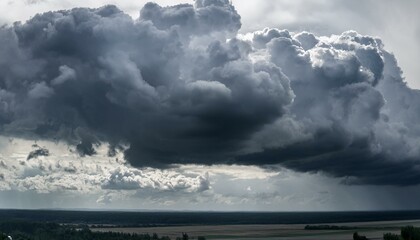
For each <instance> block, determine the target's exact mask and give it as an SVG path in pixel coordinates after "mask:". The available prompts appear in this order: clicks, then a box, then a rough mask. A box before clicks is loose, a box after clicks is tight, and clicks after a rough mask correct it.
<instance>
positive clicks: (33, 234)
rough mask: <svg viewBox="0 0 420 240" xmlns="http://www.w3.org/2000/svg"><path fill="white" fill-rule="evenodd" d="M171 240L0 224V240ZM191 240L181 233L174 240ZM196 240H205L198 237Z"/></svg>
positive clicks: (56, 226)
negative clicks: (11, 239)
mask: <svg viewBox="0 0 420 240" xmlns="http://www.w3.org/2000/svg"><path fill="white" fill-rule="evenodd" d="M8 236H11V237H12V238H13V240H57V239H60V240H61V239H62V240H93V239H94V240H171V239H170V238H169V237H167V236H162V237H160V236H158V235H157V234H156V233H153V234H151V235H150V234H129V233H118V232H92V231H91V230H90V229H89V227H88V226H86V225H78V226H76V225H73V226H69V225H60V224H57V223H36V222H27V221H12V222H0V240H8ZM190 239H191V240H192V239H194V238H190V237H189V236H188V234H187V233H183V234H182V235H181V236H180V237H177V238H176V240H190ZM197 240H205V238H204V237H198V238H197Z"/></svg>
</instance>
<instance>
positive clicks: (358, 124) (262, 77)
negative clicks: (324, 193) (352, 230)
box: [0, 0, 420, 188]
mask: <svg viewBox="0 0 420 240" xmlns="http://www.w3.org/2000/svg"><path fill="white" fill-rule="evenodd" d="M140 13H141V14H140V18H139V19H136V20H133V19H132V18H131V17H130V16H128V15H127V14H125V13H123V12H121V11H120V10H119V9H117V8H116V7H115V6H105V7H102V8H99V9H86V8H77V9H72V10H68V11H58V12H48V13H43V14H39V15H36V16H35V17H33V18H32V19H30V20H29V21H27V22H26V23H16V24H14V25H13V26H6V27H2V28H1V29H0V56H2V58H0V72H1V73H2V74H1V76H0V103H1V104H0V127H1V132H2V134H3V135H9V136H19V137H25V138H44V139H53V140H64V141H66V142H68V143H69V144H71V145H75V146H76V150H77V151H78V152H79V154H80V155H81V156H86V155H93V154H95V153H96V151H95V147H96V146H98V145H100V144H101V143H102V142H109V143H110V144H111V145H112V146H114V147H112V149H110V151H109V152H110V155H112V154H115V152H116V151H120V150H121V149H125V148H122V147H121V146H123V145H124V146H129V147H128V148H127V149H126V150H123V151H125V157H126V159H127V160H128V161H129V162H130V163H131V164H132V165H133V166H137V167H144V166H152V167H162V168H165V167H169V166H170V165H171V164H187V163H188V164H189V163H194V164H208V165H211V164H240V165H241V164H244V165H257V166H268V165H277V164H281V165H283V166H286V167H288V168H290V169H293V170H296V171H305V172H324V173H326V174H328V175H330V176H333V177H344V178H346V179H347V180H346V183H349V184H378V185H381V184H392V185H413V184H418V183H420V168H419V163H420V161H419V156H420V155H419V154H420V152H419V145H418V144H417V143H418V139H419V136H420V128H419V126H418V124H417V123H418V122H419V120H420V109H419V108H420V105H419V104H418V103H419V101H420V93H419V92H418V91H417V90H413V89H410V88H408V87H407V86H406V84H405V82H404V79H403V78H402V77H401V76H402V74H401V70H400V68H399V67H398V65H397V61H396V59H395V57H394V56H393V55H392V54H391V53H389V52H387V51H386V50H385V49H384V46H383V44H382V42H381V40H380V39H377V38H373V37H370V36H362V35H360V34H358V33H356V32H353V31H349V32H345V33H343V34H342V35H340V36H335V35H333V36H329V37H325V36H324V37H319V36H315V35H313V34H311V33H308V32H302V33H289V32H288V31H285V30H283V31H282V30H277V29H264V30H262V31H258V32H254V33H250V34H247V35H239V34H238V30H239V29H240V27H241V22H240V19H241V18H240V16H239V15H238V13H237V12H236V10H235V8H234V7H233V6H232V5H230V4H229V1H227V0H197V1H196V3H195V5H194V6H193V5H189V4H184V5H177V6H172V7H161V6H159V5H157V4H154V3H149V4H146V5H145V6H144V8H143V9H142V10H141V12H140ZM114 180H115V181H119V182H121V179H119V178H115V179H114ZM110 183H111V182H110ZM123 183H126V182H123ZM128 185H129V186H132V182H130V181H129V182H128ZM109 186H111V185H109ZM198 188H200V187H198Z"/></svg>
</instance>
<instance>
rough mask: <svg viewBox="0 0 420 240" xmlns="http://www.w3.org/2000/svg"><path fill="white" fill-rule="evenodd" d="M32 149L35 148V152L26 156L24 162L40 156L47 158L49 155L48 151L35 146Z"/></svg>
mask: <svg viewBox="0 0 420 240" xmlns="http://www.w3.org/2000/svg"><path fill="white" fill-rule="evenodd" d="M32 148H35V150H33V151H32V152H30V153H29V154H28V157H27V158H26V160H31V159H32V158H37V157H41V156H43V157H48V156H49V155H50V151H49V150H48V149H47V148H45V147H40V146H38V145H37V144H34V145H33V146H32Z"/></svg>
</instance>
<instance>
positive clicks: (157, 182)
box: [102, 167, 210, 192]
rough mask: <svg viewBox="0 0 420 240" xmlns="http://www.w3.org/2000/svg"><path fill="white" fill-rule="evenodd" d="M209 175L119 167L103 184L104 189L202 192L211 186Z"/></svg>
mask: <svg viewBox="0 0 420 240" xmlns="http://www.w3.org/2000/svg"><path fill="white" fill-rule="evenodd" d="M209 185H210V183H209V180H208V177H203V176H197V177H187V176H185V175H182V174H179V173H176V172H171V171H162V170H149V171H144V170H134V169H129V168H122V167H120V168H118V169H115V170H114V171H112V172H111V173H110V175H109V176H108V177H107V180H105V182H104V183H103V184H102V188H103V189H116V190H120V189H125V190H136V189H152V190H155V189H157V190H159V191H186V192H201V191H205V190H208V189H209V188H210V186H209Z"/></svg>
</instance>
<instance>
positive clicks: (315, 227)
mask: <svg viewBox="0 0 420 240" xmlns="http://www.w3.org/2000/svg"><path fill="white" fill-rule="evenodd" d="M355 229H359V228H358V227H351V226H335V225H306V226H305V230H355Z"/></svg>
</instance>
